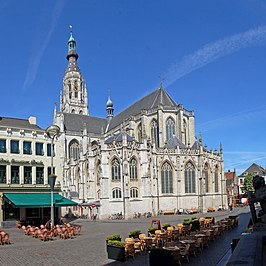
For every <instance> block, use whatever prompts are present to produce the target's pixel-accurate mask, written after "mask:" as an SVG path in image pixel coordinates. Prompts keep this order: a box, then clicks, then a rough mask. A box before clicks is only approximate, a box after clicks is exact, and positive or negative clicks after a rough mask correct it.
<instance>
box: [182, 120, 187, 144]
mask: <svg viewBox="0 0 266 266" xmlns="http://www.w3.org/2000/svg"><path fill="white" fill-rule="evenodd" d="M183 129H184V143H185V145H187V122H186V120H183Z"/></svg>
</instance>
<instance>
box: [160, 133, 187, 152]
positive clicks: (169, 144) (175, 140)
mask: <svg viewBox="0 0 266 266" xmlns="http://www.w3.org/2000/svg"><path fill="white" fill-rule="evenodd" d="M177 146H178V147H179V148H182V149H183V148H186V146H185V145H184V144H183V142H182V141H181V140H180V139H178V138H177V137H176V136H175V135H174V136H172V137H171V138H170V139H169V140H168V141H167V143H166V144H165V145H164V147H165V148H169V149H174V148H176V147H177Z"/></svg>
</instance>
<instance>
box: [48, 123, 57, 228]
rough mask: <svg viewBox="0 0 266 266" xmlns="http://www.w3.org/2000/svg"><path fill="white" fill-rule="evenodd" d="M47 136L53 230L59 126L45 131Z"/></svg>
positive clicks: (52, 223) (53, 126) (52, 126)
mask: <svg viewBox="0 0 266 266" xmlns="http://www.w3.org/2000/svg"><path fill="white" fill-rule="evenodd" d="M45 132H46V134H47V136H48V137H49V138H50V139H51V174H50V175H49V177H48V183H49V185H50V188H51V228H53V226H54V186H55V180H56V175H55V174H54V166H53V157H54V139H55V137H57V136H59V134H60V128H59V127H58V126H57V125H51V126H49V127H48V128H47V129H46V130H45Z"/></svg>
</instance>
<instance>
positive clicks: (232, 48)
mask: <svg viewBox="0 0 266 266" xmlns="http://www.w3.org/2000/svg"><path fill="white" fill-rule="evenodd" d="M264 44H266V26H260V27H257V28H255V29H250V30H248V31H246V32H242V33H238V34H235V35H233V36H230V37H227V38H224V39H221V40H218V41H215V42H212V43H208V44H206V45H204V46H203V47H202V48H200V49H198V50H197V51H195V52H194V53H193V54H190V55H187V56H184V57H183V58H182V59H181V60H180V62H178V63H176V64H175V65H173V66H172V67H170V68H169V69H168V70H167V71H166V73H164V75H163V76H164V78H165V82H164V86H165V87H167V86H169V85H171V84H172V83H174V82H175V81H176V80H178V79H180V78H181V77H183V76H185V75H187V74H189V73H191V72H192V71H194V70H196V69H199V68H201V67H203V66H205V65H207V64H209V63H211V62H213V61H215V60H217V59H219V58H221V57H223V56H226V55H228V54H232V53H234V52H236V51H238V50H240V49H243V48H247V47H250V46H256V45H264Z"/></svg>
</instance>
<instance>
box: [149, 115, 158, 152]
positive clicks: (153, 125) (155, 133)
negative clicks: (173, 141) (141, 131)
mask: <svg viewBox="0 0 266 266" xmlns="http://www.w3.org/2000/svg"><path fill="white" fill-rule="evenodd" d="M151 138H152V140H154V141H155V145H156V147H159V127H158V123H157V121H156V120H152V122H151Z"/></svg>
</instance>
